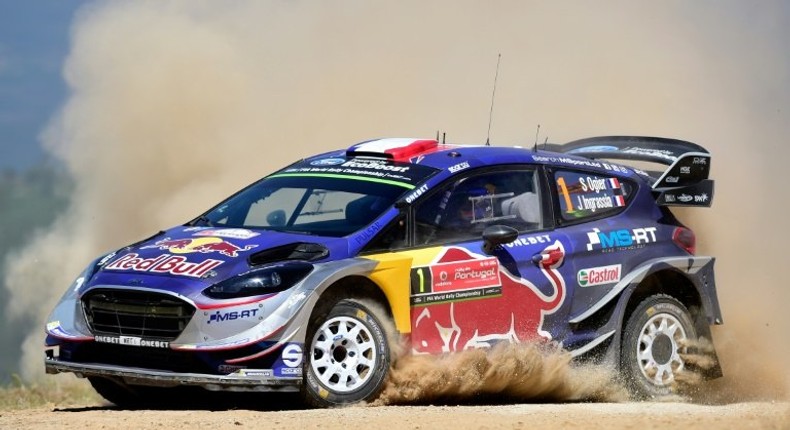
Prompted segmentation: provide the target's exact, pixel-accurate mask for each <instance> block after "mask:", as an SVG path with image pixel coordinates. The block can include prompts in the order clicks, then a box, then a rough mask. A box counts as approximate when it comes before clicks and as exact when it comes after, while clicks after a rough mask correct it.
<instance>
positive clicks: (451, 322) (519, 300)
mask: <svg viewBox="0 0 790 430" xmlns="http://www.w3.org/2000/svg"><path fill="white" fill-rule="evenodd" d="M541 254H542V256H543V260H542V261H540V263H539V267H540V270H541V273H542V274H543V275H544V276H545V277H546V278H547V280H548V281H549V284H550V285H551V286H552V287H553V291H552V293H551V294H550V295H545V294H543V293H542V292H541V291H540V290H539V289H538V288H537V287H536V286H535V285H534V284H532V283H530V282H529V281H527V280H526V279H521V278H517V277H515V276H513V275H511V274H510V273H508V272H507V270H504V269H501V268H500V267H499V266H498V265H497V266H496V267H497V269H498V272H499V275H501V276H499V279H498V280H501V294H500V295H497V296H489V297H485V298H483V297H480V298H479V299H474V300H468V301H454V302H450V303H439V304H433V305H430V306H425V307H413V308H412V316H411V318H412V322H411V323H412V334H411V342H412V348H413V349H414V351H415V352H418V353H441V352H450V351H460V350H464V349H469V348H482V347H490V346H491V344H492V343H493V342H498V341H506V342H510V343H520V342H523V341H527V340H532V339H545V340H551V334H550V333H548V332H547V331H545V330H543V318H544V316H545V315H547V314H551V313H554V312H555V311H556V310H557V309H559V308H560V306H561V305H562V303H563V301H564V300H565V293H566V285H565V280H564V279H563V278H562V276H561V275H560V273H559V271H558V270H557V268H559V267H560V266H561V265H562V263H563V261H564V259H565V249H564V247H563V245H562V243H561V242H559V241H555V242H554V243H553V244H551V245H549V246H547V247H546V248H545V249H544V250H543V251H542V252H541ZM470 259H477V260H478V261H487V260H489V259H487V258H485V257H483V256H480V255H474V254H472V253H470V252H469V251H467V250H465V249H461V248H449V249H447V250H445V252H444V254H443V255H442V256H441V257H439V259H438V260H437V261H436V262H435V264H443V263H447V262H451V261H459V260H470ZM470 273H473V272H470ZM481 276H482V275H481ZM486 277H487V278H488V279H489V280H493V279H494V278H493V277H490V276H488V275H486ZM489 288H491V287H489Z"/></svg>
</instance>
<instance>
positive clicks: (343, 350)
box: [310, 316, 378, 393]
mask: <svg viewBox="0 0 790 430" xmlns="http://www.w3.org/2000/svg"><path fill="white" fill-rule="evenodd" d="M310 350H311V354H312V356H313V359H312V360H311V361H310V366H311V367H312V370H313V372H314V373H315V376H316V377H317V378H318V380H320V381H321V383H322V384H324V385H325V386H326V387H327V388H329V389H330V390H332V391H334V392H336V393H347V392H350V391H354V390H356V389H358V388H359V387H361V386H363V385H365V383H367V382H368V380H369V379H370V378H371V377H372V376H373V373H374V371H373V368H374V367H375V365H376V360H377V354H378V352H377V350H376V344H375V339H374V337H373V335H372V333H371V332H370V330H369V329H368V327H367V326H366V325H365V324H363V323H362V322H361V321H360V320H358V319H356V318H351V317H348V316H336V317H333V318H330V319H328V320H327V321H325V322H324V323H323V324H322V325H321V326H320V327H319V328H318V330H317V331H316V333H315V336H314V337H313V343H312V345H311V348H310Z"/></svg>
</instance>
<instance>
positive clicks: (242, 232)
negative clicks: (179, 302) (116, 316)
mask: <svg viewBox="0 0 790 430" xmlns="http://www.w3.org/2000/svg"><path fill="white" fill-rule="evenodd" d="M348 256H349V248H348V241H347V240H346V239H345V238H327V237H318V236H311V235H302V234H293V233H283V232H275V231H265V230H249V229H240V228H217V227H188V226H179V227H175V228H172V229H169V230H167V231H163V232H160V233H159V234H157V235H155V236H153V237H151V238H149V239H146V240H144V241H141V242H139V243H136V244H133V245H129V246H127V247H124V248H122V249H120V250H118V251H116V252H114V253H112V254H109V255H108V256H107V257H105V258H103V259H102V261H101V262H100V263H99V267H98V270H97V271H96V273H95V275H94V276H93V277H92V278H91V279H90V281H89V283H88V286H87V288H85V289H84V290H83V293H84V292H87V291H89V290H91V289H93V288H99V287H108V286H112V287H117V286H132V287H135V288H145V289H160V290H166V291H169V292H173V293H176V294H179V295H182V296H186V297H194V296H195V295H196V294H199V293H200V292H201V291H203V290H204V289H205V288H207V287H209V286H211V285H213V284H215V283H217V282H220V281H222V280H225V279H228V278H230V277H232V276H235V275H238V274H240V273H244V272H247V271H248V270H250V269H251V268H252V267H262V266H265V265H266V264H272V263H277V262H281V261H284V260H293V259H300V260H308V261H327V260H337V259H343V258H347V257H348Z"/></svg>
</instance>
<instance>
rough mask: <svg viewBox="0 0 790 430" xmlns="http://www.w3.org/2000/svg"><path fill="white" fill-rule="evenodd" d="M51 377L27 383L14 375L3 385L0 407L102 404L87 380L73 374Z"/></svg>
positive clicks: (0, 389)
mask: <svg viewBox="0 0 790 430" xmlns="http://www.w3.org/2000/svg"><path fill="white" fill-rule="evenodd" d="M62 376H64V377H48V378H46V379H45V380H44V381H42V382H30V383H29V382H24V381H22V379H21V378H20V377H19V376H18V375H12V382H11V383H10V384H8V385H6V386H4V387H0V410H19V409H32V408H37V407H54V406H58V407H60V406H90V405H100V404H102V399H101V397H99V395H98V394H96V392H95V391H93V388H92V387H91V386H90V384H89V383H88V381H87V380H84V379H77V378H76V377H74V376H72V375H62Z"/></svg>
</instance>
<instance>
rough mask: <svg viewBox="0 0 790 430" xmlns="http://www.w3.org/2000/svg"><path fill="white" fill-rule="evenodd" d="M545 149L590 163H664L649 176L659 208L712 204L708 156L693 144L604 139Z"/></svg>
mask: <svg viewBox="0 0 790 430" xmlns="http://www.w3.org/2000/svg"><path fill="white" fill-rule="evenodd" d="M545 149H546V150H549V151H554V152H560V153H565V154H573V155H578V156H581V157H585V158H589V159H592V160H597V159H608V160H626V161H629V160H630V161H642V162H650V163H659V164H663V165H665V166H669V167H668V168H667V169H665V170H664V171H663V172H659V173H658V174H653V173H648V175H649V176H650V177H651V178H652V179H653V180H654V182H653V185H652V189H653V195H654V196H655V197H656V202H657V203H658V204H659V205H662V206H702V207H710V205H711V203H712V202H713V180H712V179H708V175H709V174H710V161H711V160H710V159H711V157H710V153H709V152H708V151H707V150H706V149H705V148H703V147H701V146H699V145H697V144H696V143H691V142H687V141H685V140H677V139H668V138H663V137H641V136H604V137H590V138H587V139H581V140H575V141H573V142H568V143H565V144H561V145H558V144H547V145H546V147H545Z"/></svg>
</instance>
